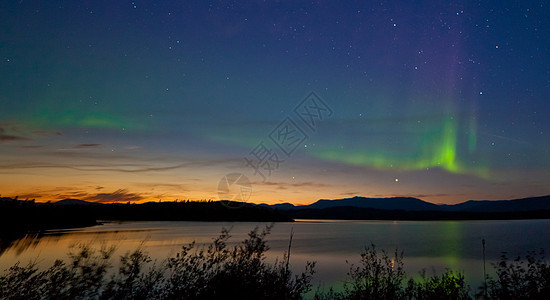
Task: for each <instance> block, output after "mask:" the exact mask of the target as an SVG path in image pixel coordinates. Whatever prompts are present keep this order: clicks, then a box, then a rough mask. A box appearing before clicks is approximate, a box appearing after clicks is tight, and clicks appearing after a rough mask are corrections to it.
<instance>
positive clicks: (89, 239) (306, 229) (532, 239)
mask: <svg viewBox="0 0 550 300" xmlns="http://www.w3.org/2000/svg"><path fill="white" fill-rule="evenodd" d="M265 225H268V223H249V222H212V223H211V222H123V223H119V222H110V223H105V224H104V225H99V226H94V227H88V228H81V229H72V230H65V231H49V232H47V233H46V234H45V235H43V236H41V237H35V236H27V237H25V238H23V239H19V240H17V241H15V242H13V243H12V244H11V245H10V246H9V247H7V248H4V249H2V250H3V251H2V252H1V254H0V269H1V270H2V271H3V270H5V269H7V268H9V267H10V266H12V265H13V264H14V263H16V262H18V261H20V262H21V263H22V264H26V263H28V262H29V261H31V260H34V261H37V262H38V264H39V265H40V266H43V267H48V266H51V264H52V263H53V261H54V260H55V259H57V258H63V259H66V258H67V252H68V251H69V248H70V247H71V246H72V245H75V244H79V243H93V244H96V245H98V246H99V245H100V244H101V243H105V244H107V245H115V246H116V247H117V254H118V255H120V254H123V253H125V252H127V251H131V250H134V249H136V248H137V247H138V246H139V245H141V244H143V245H144V247H145V249H146V251H147V252H148V253H149V254H150V255H151V256H152V257H153V258H154V259H157V260H159V261H160V260H163V259H165V258H167V257H169V256H173V255H175V253H177V252H178V251H179V249H180V248H181V246H182V245H185V244H188V243H190V242H192V241H196V242H197V243H199V244H200V243H209V242H211V241H212V240H213V239H214V238H215V237H216V236H218V235H219V233H220V231H221V229H222V228H223V227H225V228H231V236H232V238H231V241H232V242H234V243H237V242H240V241H242V240H243V239H244V238H245V237H246V234H247V233H248V232H249V231H250V230H252V229H254V227H255V226H260V227H263V226H265ZM291 231H294V238H293V241H292V250H291V251H292V253H291V263H292V266H293V269H294V271H295V272H301V271H302V270H303V269H304V266H305V262H306V261H308V260H310V261H316V262H317V266H316V274H315V277H314V282H315V284H316V285H325V286H330V285H333V286H338V285H340V284H341V283H342V281H343V280H344V279H345V278H346V272H347V271H348V270H349V264H348V263H346V261H348V262H349V263H357V262H358V261H359V259H360V253H361V251H362V250H363V249H364V247H365V246H369V245H371V243H372V244H375V245H376V247H377V248H378V249H385V250H387V251H389V252H393V251H394V250H395V249H396V248H397V249H399V250H400V251H401V250H402V251H404V264H405V270H406V272H407V274H408V275H410V276H412V275H416V274H418V272H419V271H421V270H422V269H426V271H427V272H428V274H431V273H432V272H433V271H435V272H438V273H440V272H442V271H444V270H445V269H446V268H449V269H453V270H459V271H462V272H464V273H465V275H466V278H467V280H468V282H469V283H470V284H471V286H472V287H477V286H478V285H479V284H480V283H481V281H482V278H483V248H482V243H481V240H482V239H485V240H486V257H487V270H492V267H491V263H493V262H497V261H498V259H499V257H500V255H501V253H502V252H503V251H506V252H508V254H509V256H510V257H514V256H517V255H522V256H523V255H525V254H526V252H527V251H530V250H539V249H541V248H544V249H547V250H548V249H550V234H548V233H550V220H514V221H441V222H439V221H422V222H408V221H327V220H319V221H316V220H299V221H298V222H295V223H275V224H274V227H273V229H272V232H271V234H270V235H269V236H268V244H269V246H270V247H271V249H270V251H268V260H270V261H274V259H275V258H277V257H279V258H281V257H282V255H283V253H284V251H285V250H287V249H288V242H289V236H290V233H291Z"/></svg>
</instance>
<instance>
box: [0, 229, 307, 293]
mask: <svg viewBox="0 0 550 300" xmlns="http://www.w3.org/2000/svg"><path fill="white" fill-rule="evenodd" d="M270 230H271V226H267V227H266V228H265V229H263V230H262V231H259V229H258V228H255V229H254V230H252V231H251V232H250V233H249V234H248V238H247V239H245V240H244V241H243V242H242V243H241V244H239V245H237V246H234V247H232V248H229V247H228V246H227V240H228V239H229V238H230V235H229V231H228V230H226V229H223V230H222V233H221V234H220V236H219V237H218V238H216V239H215V240H214V241H213V242H212V244H210V245H209V246H208V247H202V248H197V247H196V245H195V244H194V243H191V244H190V245H187V246H183V247H182V250H181V251H180V252H179V253H178V254H177V255H176V256H175V257H171V258H169V259H167V260H166V261H165V262H163V263H162V264H160V265H159V266H157V265H156V264H153V265H152V266H151V265H150V264H149V263H150V262H151V258H150V257H149V256H148V255H147V253H146V252H145V251H144V250H143V249H142V247H139V248H138V249H136V250H135V251H133V252H129V253H126V254H124V255H123V256H122V257H121V258H120V267H119V269H118V272H114V274H113V275H111V277H110V279H107V278H106V277H107V274H108V270H109V268H110V267H111V264H110V259H111V256H112V254H113V252H114V248H107V247H102V248H101V249H99V250H95V249H93V248H91V247H90V246H89V245H79V246H78V247H77V249H76V251H73V252H70V254H69V258H70V262H69V263H67V264H66V263H65V262H63V261H61V260H57V261H56V262H55V263H54V264H53V266H51V267H50V268H48V269H47V270H45V271H39V269H38V267H37V265H36V263H35V262H31V263H29V264H28V265H27V266H25V267H21V266H20V265H19V263H17V264H15V265H14V266H13V267H11V268H10V269H9V270H8V271H7V273H6V274H5V275H3V276H1V277H0V298H1V299H90V298H91V299H300V298H301V297H302V294H304V293H307V292H308V291H309V290H311V279H312V276H313V273H314V266H315V263H313V262H308V263H307V264H306V270H305V272H303V273H302V274H300V275H293V274H292V272H291V271H290V269H289V260H290V254H289V253H287V254H286V255H285V258H284V259H283V260H281V261H276V262H275V263H274V264H269V263H267V262H265V252H266V251H267V250H268V249H269V247H268V246H267V244H266V236H267V235H268V234H269V232H270Z"/></svg>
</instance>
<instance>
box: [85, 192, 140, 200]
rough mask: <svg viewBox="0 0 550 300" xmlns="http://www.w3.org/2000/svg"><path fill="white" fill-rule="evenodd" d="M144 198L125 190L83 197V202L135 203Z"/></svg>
mask: <svg viewBox="0 0 550 300" xmlns="http://www.w3.org/2000/svg"><path fill="white" fill-rule="evenodd" d="M143 199H144V198H143V197H142V196H141V195H140V194H137V193H130V192H128V190H126V189H119V190H116V191H114V192H112V193H98V194H95V195H92V196H88V197H85V198H84V199H83V200H86V201H94V202H99V203H113V202H136V201H140V200H143Z"/></svg>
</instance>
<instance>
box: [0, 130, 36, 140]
mask: <svg viewBox="0 0 550 300" xmlns="http://www.w3.org/2000/svg"><path fill="white" fill-rule="evenodd" d="M28 140H29V138H26V137H23V136H17V135H11V134H7V133H6V130H5V129H4V128H1V127H0V143H3V142H13V141H28Z"/></svg>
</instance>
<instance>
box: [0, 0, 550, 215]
mask: <svg viewBox="0 0 550 300" xmlns="http://www.w3.org/2000/svg"><path fill="white" fill-rule="evenodd" d="M447 2H448V1H425V2H418V3H416V2H413V1H382V2H373V1H307V2H306V1H134V2H131V1H29V0H8V1H2V2H0V194H1V195H2V196H11V197H14V196H19V198H20V199H26V198H29V199H32V198H36V200H37V201H48V200H52V201H55V200H60V199H64V198H78V199H83V200H88V201H101V202H113V201H120V202H127V201H131V202H144V201H158V200H163V201H172V200H176V199H179V200H185V199H191V200H199V199H213V200H217V199H219V196H218V186H219V185H218V184H219V182H220V180H222V179H223V178H224V176H225V175H226V174H232V173H233V174H238V173H240V174H244V175H245V176H246V177H247V178H248V179H249V181H250V183H251V189H252V196H251V198H250V199H249V201H250V202H255V203H262V202H263V203H281V202H291V203H294V204H307V203H311V202H314V201H316V200H318V199H321V198H324V199H334V198H344V197H351V196H355V195H360V196H367V197H390V196H413V197H419V198H421V199H423V200H426V201H430V202H434V203H457V202H462V201H466V200H470V199H477V200H481V199H512V198H520V197H527V196H537V195H546V194H550V184H549V181H550V151H549V149H550V119H549V118H548V116H549V113H550V104H549V102H548V101H549V96H548V95H550V49H549V48H550V3H547V2H546V1H452V2H453V4H448V3H447ZM449 2H450V1H449ZM307 113H309V114H307ZM228 178H234V176H229V177H228Z"/></svg>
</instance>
